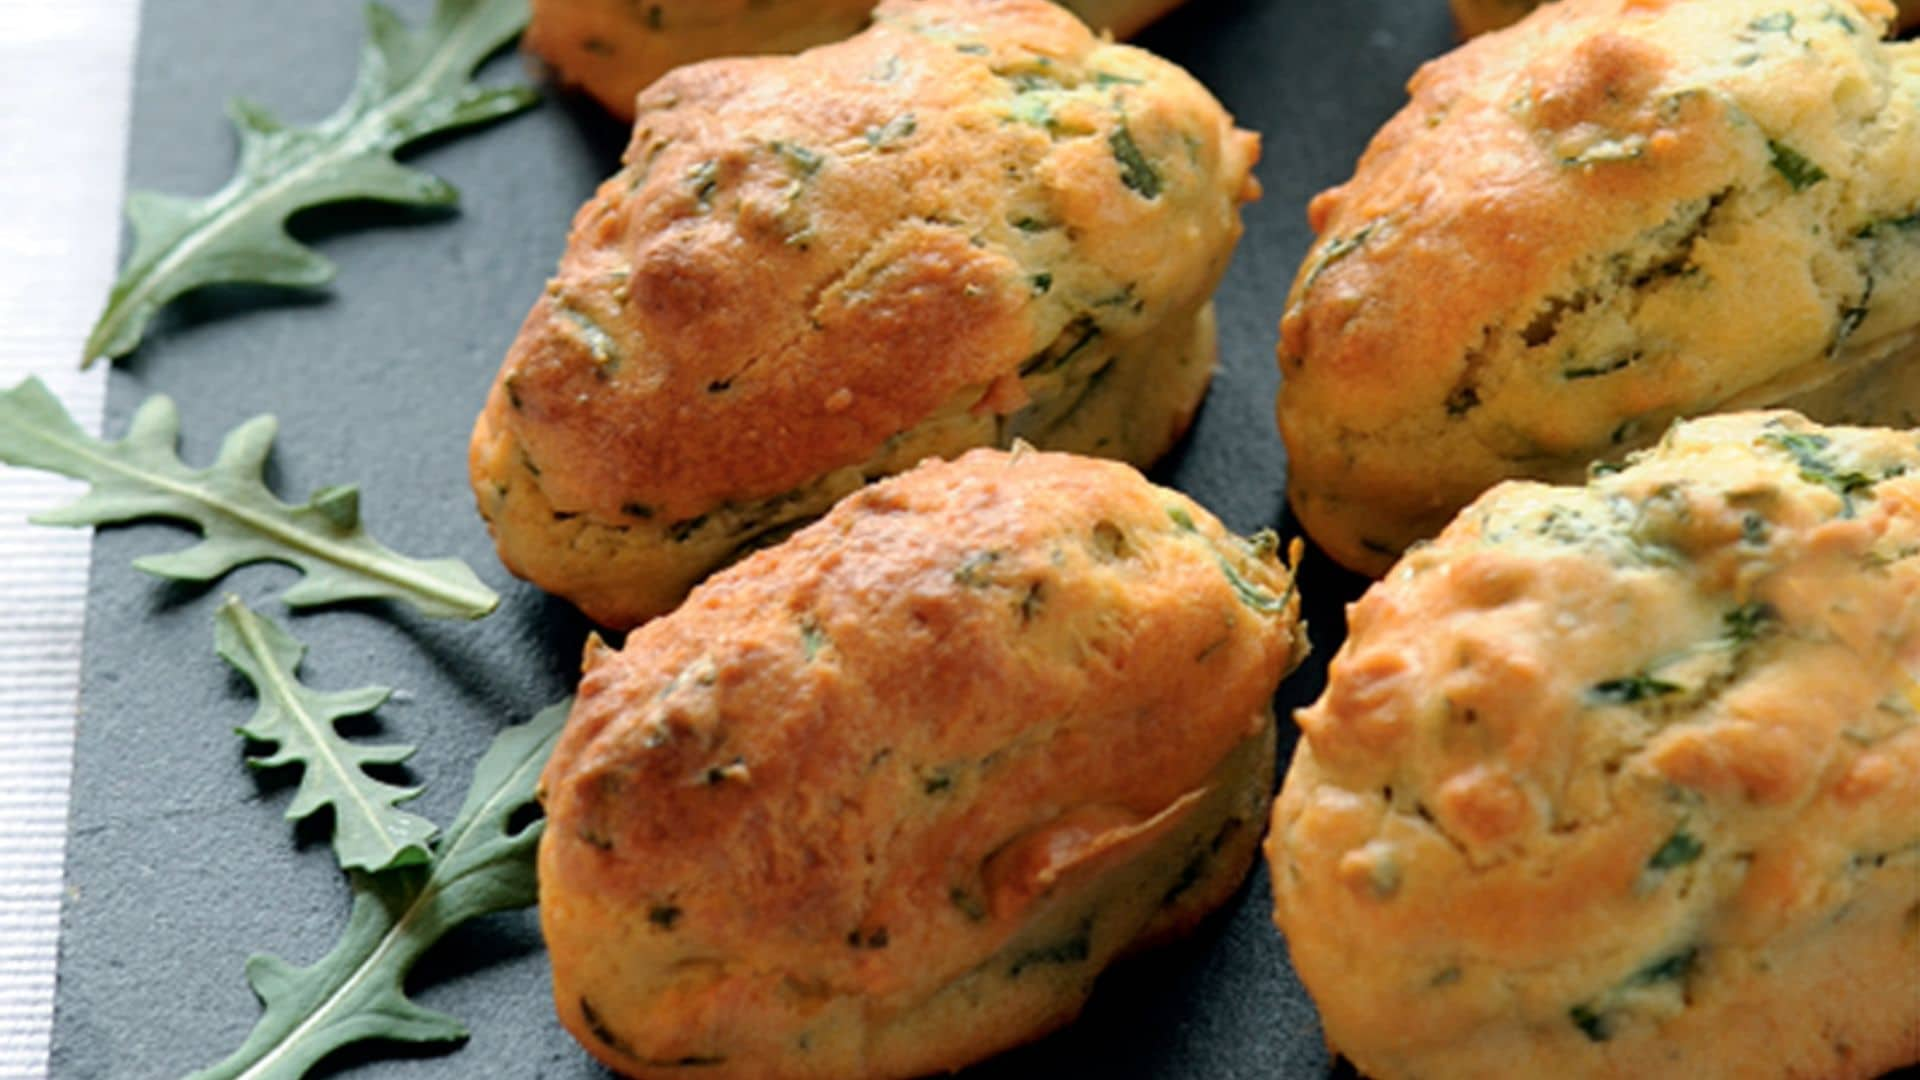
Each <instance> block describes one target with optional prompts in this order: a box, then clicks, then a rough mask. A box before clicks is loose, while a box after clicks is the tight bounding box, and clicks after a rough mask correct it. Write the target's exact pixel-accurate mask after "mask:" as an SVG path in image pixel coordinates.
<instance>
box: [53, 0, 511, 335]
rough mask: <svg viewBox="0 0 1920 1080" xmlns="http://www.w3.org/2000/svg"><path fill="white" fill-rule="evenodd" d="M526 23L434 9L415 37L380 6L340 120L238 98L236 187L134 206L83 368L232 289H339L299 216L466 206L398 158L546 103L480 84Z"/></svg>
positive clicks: (442, 6) (447, 1) (507, 13)
mask: <svg viewBox="0 0 1920 1080" xmlns="http://www.w3.org/2000/svg"><path fill="white" fill-rule="evenodd" d="M526 22H527V0H436V2H435V4H434V8H433V14H432V16H431V17H430V18H429V20H428V22H427V25H426V27H425V28H424V29H422V30H419V31H417V32H416V31H413V30H409V29H408V28H407V26H406V25H405V24H404V23H403V22H402V21H401V20H400V17H399V16H398V15H395V14H394V13H393V11H392V9H390V8H388V7H386V6H384V5H382V4H378V3H374V4H369V5H368V7H367V45H366V47H365V48H364V50H363V51H362V53H361V60H360V73H359V77H358V78H357V79H356V80H355V81H354V85H353V90H352V92H351V93H350V94H349V95H348V97H347V100H346V102H345V103H344V104H342V105H341V106H340V107H339V108H338V109H337V110H335V111H334V113H333V115H331V116H329V117H327V118H326V119H325V120H322V121H320V122H319V123H318V124H316V125H314V126H313V127H309V128H300V127H288V126H287V125H285V124H283V123H281V122H280V121H279V120H278V119H276V118H275V117H274V116H273V115H272V114H271V113H269V112H268V111H267V110H266V109H265V108H263V107H262V106H260V105H257V104H254V103H252V102H248V101H245V100H241V99H235V100H234V101H233V102H232V104H230V105H229V106H228V109H227V112H228V115H229V116H230V117H231V119H232V120H233V126H234V130H235V132H236V133H237V134H238V136H239V139H240V162H239V166H238V167H237V169H236V171H235V172H234V175H233V177H232V179H230V180H228V181H227V183H226V186H224V187H222V188H221V189H220V190H219V191H216V192H214V193H213V194H212V195H209V196H206V197H205V198H201V199H188V198H181V197H179V196H174V195H162V194H159V193H156V192H152V191H135V192H133V193H132V194H131V195H129V196H128V198H127V220H128V221H129V223H131V225H132V226H133V235H134V243H133V253H132V254H131V255H130V256H128V258H127V262H126V265H125V266H124V267H123V268H122V269H121V271H120V278H119V280H118V281H116V282H115V283H114V286H113V291H112V292H111V293H110V294H109V295H108V297H107V304H106V308H105V310H103V311H102V312H101V313H100V318H99V320H98V321H97V322H95V323H94V327H93V331H92V333H91V334H89V335H88V337H87V345H86V355H85V356H84V357H82V366H86V365H88V364H91V363H93V361H95V360H97V359H99V358H100V357H103V356H104V357H108V358H112V357H119V356H124V355H126V354H127V353H129V352H132V351H133V350H134V348H135V347H137V346H138V345H139V344H140V339H141V336H142V335H143V334H144V333H145V332H146V328H147V324H148V322H149V321H150V320H152V318H153V316H154V315H155V313H157V312H158V311H159V310H160V309H161V308H162V307H165V306H166V305H167V304H168V303H170V302H172V300H173V299H174V298H175V297H178V296H180V295H181V294H183V293H186V292H189V291H191V290H193V289H198V288H200V287H202V286H205V285H213V284H218V283H226V282H250V283H254V284H261V285H279V286H286V287H291V288H313V287H315V286H319V285H324V284H325V283H327V282H328V281H330V280H332V279H333V273H334V270H333V264H332V263H331V262H329V261H327V260H326V259H324V258H322V257H321V256H320V255H318V254H316V253H315V252H314V251H313V250H312V249H311V248H309V247H307V246H306V245H305V244H302V243H301V242H299V241H298V240H295V239H294V238H293V237H291V236H289V235H288V234H287V229H286V225H287V219H288V218H290V217H291V216H293V215H294V214H295V213H297V212H299V211H301V210H306V209H309V208H311V207H315V206H321V205H324V204H327V203H335V202H341V201H344V200H349V199H371V200H375V201H378V202H386V203H397V204H400V205H405V206H425V207H435V206H453V205H454V204H456V203H457V202H459V199H460V193H459V192H458V191H456V190H455V189H454V187H453V185H451V184H449V183H447V182H446V181H444V180H442V179H440V178H439V177H437V176H434V175H432V174H430V173H427V172H424V171H422V170H419V169H415V168H411V167H409V166H406V165H402V164H400V162H399V161H397V160H395V158H394V154H395V153H396V152H397V151H399V150H401V149H404V148H405V147H407V146H408V145H410V144H412V143H414V142H417V141H418V140H420V139H422V138H424V137H426V136H428V135H434V134H438V133H440V132H446V131H452V130H455V129H457V128H463V127H469V126H472V125H475V124H482V123H486V122H487V121H490V120H496V119H499V118H500V117H503V116H508V115H510V114H512V113H516V112H519V111H520V110H522V109H525V108H527V107H528V106H530V105H532V104H533V103H534V102H536V101H537V100H539V95H538V94H537V93H535V92H534V91H533V90H532V89H531V88H529V87H524V86H510V87H488V86H481V85H479V84H477V83H475V82H473V81H472V75H473V71H474V69H475V68H477V67H479V66H480V63H481V61H483V60H485V59H486V58H487V57H488V56H491V55H492V54H493V53H495V52H497V51H498V50H499V49H500V48H501V47H502V46H503V45H505V44H506V43H507V42H508V41H509V40H511V39H512V38H513V36H514V35H515V34H518V33H519V32H520V30H521V28H522V27H524V26H525V25H526Z"/></svg>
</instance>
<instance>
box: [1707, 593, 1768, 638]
mask: <svg viewBox="0 0 1920 1080" xmlns="http://www.w3.org/2000/svg"><path fill="white" fill-rule="evenodd" d="M1773 617H1774V612H1773V608H1771V607H1769V606H1767V605H1766V604H1760V603H1753V604H1742V605H1740V606H1739V607H1737V608H1734V609H1733V610H1732V611H1729V612H1727V613H1726V614H1725V615H1722V616H1721V617H1720V621H1721V623H1722V624H1723V625H1725V627H1726V630H1727V638H1728V639H1729V640H1731V641H1733V642H1734V643H1735V644H1740V645H1744V644H1746V643H1747V642H1749V641H1752V640H1754V639H1755V638H1757V637H1759V636H1760V634H1761V633H1762V632H1763V631H1764V630H1765V629H1766V627H1767V624H1768V623H1770V622H1772V621H1773Z"/></svg>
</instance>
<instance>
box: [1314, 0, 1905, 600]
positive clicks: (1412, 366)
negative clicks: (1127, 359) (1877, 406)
mask: <svg viewBox="0 0 1920 1080" xmlns="http://www.w3.org/2000/svg"><path fill="white" fill-rule="evenodd" d="M1842 9H1844V10H1842ZM1829 12H1831V13H1832V14H1833V17H1831V18H1827V17H1824V16H1825V15H1826V13H1829ZM1891 13H1892V7H1891V6H1890V5H1888V4H1886V3H1885V2H1884V0H1861V2H1860V3H1858V4H1847V3H1841V4H1839V5H1828V4H1827V3H1826V2H1825V0H1727V2H1724V3H1720V2H1716V3H1711V4H1698V3H1686V2H1682V0H1562V2H1558V3H1555V4H1553V5H1551V6H1550V7H1549V8H1544V9H1542V10H1541V11H1540V12H1538V13H1537V14H1536V15H1534V16H1533V17H1531V18H1529V19H1527V20H1526V21H1525V22H1524V23H1522V24H1520V25H1519V26H1516V27H1514V28H1513V29H1511V30H1509V31H1505V32H1502V33H1500V34H1495V35H1490V36H1488V37H1484V38H1480V39H1477V40H1475V41H1472V42H1469V43H1468V44H1467V45H1465V46H1463V47H1461V48H1460V49H1458V50H1456V51H1455V52H1453V53H1451V54H1449V55H1447V56H1445V57H1442V58H1440V59H1439V60H1436V61H1433V62H1432V63H1429V64H1427V65H1426V66H1425V67H1423V68H1422V69H1421V70H1420V72H1419V73H1418V74H1417V75H1416V76H1415V77H1414V79H1413V80H1412V83H1411V84H1410V87H1409V90H1410V94H1411V97H1412V101H1411V102H1410V103H1409V105H1408V106H1407V107H1406V108H1405V109H1403V110H1402V111H1401V113H1400V114H1399V115H1397V116H1396V117H1394V118H1393V120H1392V121H1390V122H1389V123H1388V124H1387V125H1386V126H1385V127H1384V128H1383V129H1382V130H1381V131H1380V133H1379V134H1378V135H1377V136H1376V137H1375V139H1374V141H1373V143H1372V145H1371V146H1370V147H1369V148H1368V150H1367V152H1366V154H1365V156H1364V157H1363V158H1362V159H1361V161H1360V163H1359V166H1358V168H1357V169H1356V172H1355V175H1354V177H1353V178H1352V179H1351V180H1350V181H1348V182H1347V183H1345V184H1343V185H1341V186H1339V187H1336V188H1333V189H1331V190H1329V191H1327V192H1325V193H1323V194H1321V195H1320V196H1319V197H1318V198H1316V199H1315V200H1314V201H1313V204H1312V206H1311V208H1310V210H1309V220H1310V223H1311V224H1312V226H1313V228H1314V229H1315V231H1316V232H1317V233H1318V234H1319V236H1320V240H1319V242H1318V243H1317V244H1316V246H1315V250H1314V251H1313V252H1312V253H1311V255H1310V256H1309V258H1308V259H1307V260H1306V262H1305V264H1304V265H1303V266H1302V268H1301V272H1300V275H1299V277H1298V278H1297V279H1296V281H1295V284H1294V287H1293V290H1292V294H1291V296H1290V298H1289V302H1288V310H1287V313H1286V316H1285V318H1284V319H1283V321H1282V323H1281V334H1282V340H1281V347H1280V358H1281V368H1282V373H1283V385H1282V390H1281V397H1280V403H1279V418H1280V424H1281V429H1282V433H1283V435H1284V436H1285V438H1286V440H1287V445H1288V452H1289V462H1290V466H1291V468H1292V477H1293V479H1292V481H1291V482H1290V485H1289V488H1290V490H1289V495H1290V497H1291V499H1292V500H1293V503H1294V506H1295V509H1296V511H1297V512H1298V514H1299V516H1300V518H1301V520H1302V521H1303V523H1304V524H1305V525H1306V526H1307V528H1308V529H1309V531H1310V532H1311V533H1312V534H1313V536H1314V538H1315V539H1316V540H1317V541H1318V542H1320V544H1321V545H1322V546H1323V547H1325V548H1326V549H1327V550H1328V551H1329V553H1330V554H1332V555H1333V556H1334V557H1335V558H1337V559H1339V560H1340V561H1341V562H1343V563H1346V564H1347V565H1350V566H1353V567H1356V568H1359V569H1364V570H1367V571H1369V572H1374V573H1378V572H1379V571H1381V570H1383V569H1384V568H1385V567H1386V565H1387V564H1388V563H1389V562H1390V561H1391V559H1392V558H1393V556H1394V555H1395V554H1396V553H1397V552H1398V551H1399V550H1401V549H1402V548H1404V546H1405V545H1406V544H1407V543H1409V542H1411V541H1412V540H1414V539H1417V538H1420V537H1422V536H1430V535H1432V534H1433V532H1435V531H1437V530H1438V529H1439V527H1440V526H1441V525H1443V524H1444V523H1445V522H1446V521H1447V519H1448V518H1449V517H1450V516H1451V515H1452V514H1453V513H1454V511H1456V510H1457V509H1458V508H1459V507H1460V506H1462V505H1464V504H1465V503H1466V502H1467V501H1468V500H1470V499H1471V498H1472V497H1473V496H1474V495H1476V494H1478V493H1479V492H1480V491H1482V490H1485V488H1486V487H1488V486H1490V485H1491V484H1492V483H1494V482H1496V481H1498V480H1499V479H1502V478H1504V477H1509V476H1531V477H1537V478H1542V479H1555V480H1568V479H1573V478H1576V477H1577V476H1578V475H1579V474H1580V472H1581V470H1583V469H1584V468H1585V466H1586V463H1587V462H1588V461H1590V460H1593V459H1595V458H1600V457H1608V456H1612V457H1617V456H1618V455H1620V454H1622V453H1624V452H1625V451H1627V450H1629V449H1633V448H1635V447H1639V446H1644V445H1646V444H1647V443H1649V442H1650V441H1651V440H1652V439H1654V438H1656V437H1657V436H1658V434H1659V432H1660V431H1661V430H1662V429H1663V428H1664V427H1665V425H1666V424H1667V422H1668V421H1670V420H1671V419H1672V418H1673V417H1675V416H1678V415H1688V414H1694V413H1698V412H1702V411H1710V410H1715V409H1724V408H1734V407H1741V406H1743V405H1755V404H1773V403H1791V402H1792V401H1793V400H1794V395H1796V394H1799V393H1802V392H1804V391H1807V390H1808V389H1809V388H1811V387H1813V386H1815V385H1817V384H1819V383H1822V382H1823V381H1827V380H1845V379H1847V378H1849V377H1851V375H1852V374H1853V373H1855V372H1856V371H1858V370H1860V369H1863V368H1867V367H1871V366H1872V364H1873V363H1874V362H1875V361H1876V360H1877V359H1879V358H1881V357H1884V356H1886V355H1888V354H1890V353H1892V352H1895V351H1898V350H1899V349H1900V348H1902V347H1903V346H1904V345H1905V344H1906V343H1910V342H1911V340H1912V338H1913V330H1914V327H1915V326H1920V300H1916V297H1920V288H1917V287H1916V285H1917V284H1920V259H1915V258H1914V257H1913V255H1912V253H1911V252H1909V251H1908V250H1907V249H1908V248H1910V247H1911V245H1910V244H1904V241H1893V240H1891V239H1890V230H1889V229H1888V228H1887V223H1889V222H1894V221H1899V220H1902V219H1904V218H1905V217H1906V216H1907V215H1911V214H1912V213H1914V212H1915V211H1916V210H1920V176H1916V175H1915V173H1914V171H1913V167H1914V165H1915V164H1916V163H1920V89H1917V88H1916V84H1915V83H1914V82H1913V81H1912V80H1911V79H1910V78H1906V77H1904V76H1901V75H1900V74H1899V68H1898V64H1899V63H1901V62H1902V61H1900V57H1901V56H1902V55H1904V54H1905V53H1906V52H1907V51H1909V50H1908V47H1907V46H1905V45H1897V44H1888V43H1884V42H1881V41H1879V40H1877V35H1878V33H1879V32H1880V31H1881V30H1882V29H1884V26H1885V23H1886V19H1887V17H1888V16H1890V15H1891ZM1913 404H1914V402H1912V401H1911V400H1909V401H1906V402H1903V403H1901V405H1902V406H1903V407H1905V408H1911V407H1912V406H1913ZM1825 419H1848V420H1859V421H1865V420H1874V421H1879V422H1898V421H1899V420H1900V419H1901V414H1900V412H1899V411H1886V412H1882V413H1880V414H1879V415H1875V416H1864V417H1863V416H1849V417H1837V416H1827V417H1825Z"/></svg>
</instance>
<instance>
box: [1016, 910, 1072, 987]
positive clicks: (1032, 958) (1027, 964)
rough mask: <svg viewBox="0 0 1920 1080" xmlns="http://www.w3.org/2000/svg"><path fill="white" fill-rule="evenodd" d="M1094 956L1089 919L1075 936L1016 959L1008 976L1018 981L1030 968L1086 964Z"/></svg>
mask: <svg viewBox="0 0 1920 1080" xmlns="http://www.w3.org/2000/svg"><path fill="white" fill-rule="evenodd" d="M1092 955H1093V920H1092V919H1091V918H1089V919H1088V920H1087V921H1085V922H1082V923H1081V924H1080V928H1079V929H1078V930H1076V931H1074V933H1073V936H1071V937H1068V938H1066V939H1064V940H1062V941H1059V942H1055V943H1054V944H1052V945H1043V946H1041V947H1039V948H1037V949H1029V950H1027V951H1026V952H1023V953H1021V954H1020V955H1019V956H1017V957H1015V958H1014V961H1013V965H1012V966H1011V967H1009V968H1008V969H1007V975H1008V976H1009V977H1011V978H1015V979H1017V978H1019V977H1020V975H1021V973H1023V972H1025V971H1026V970H1027V969H1029V968H1034V967H1043V966H1056V965H1057V966H1063V967H1064V966H1066V965H1069V964H1079V963H1084V962H1085V961H1086V959H1087V958H1088V957H1089V956H1092Z"/></svg>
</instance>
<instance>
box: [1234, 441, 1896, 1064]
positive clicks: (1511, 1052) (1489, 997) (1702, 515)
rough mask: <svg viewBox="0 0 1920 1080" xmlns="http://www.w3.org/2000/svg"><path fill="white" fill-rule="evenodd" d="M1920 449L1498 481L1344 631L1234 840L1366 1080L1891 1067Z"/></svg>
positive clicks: (1661, 450) (1657, 462)
mask: <svg viewBox="0 0 1920 1080" xmlns="http://www.w3.org/2000/svg"><path fill="white" fill-rule="evenodd" d="M1917 556H1920V439H1916V437H1915V435H1914V434H1913V433H1911V432H1902V433H1896V432H1892V431H1886V430H1875V429H1864V428H1837V427H1836V428H1822V427H1818V426H1815V425H1813V424H1811V423H1810V422H1808V421H1806V420H1804V419H1803V418H1801V417H1800V416H1798V415H1797V414H1792V413H1784V412H1774V413H1743V414H1737V415H1732V416H1720V417H1712V418H1708V419H1704V420H1697V421H1693V422H1690V423H1685V424H1681V425H1679V426H1677V427H1676V428H1674V430H1673V431H1672V433H1671V434H1669V435H1668V436H1667V438H1666V439H1665V440H1664V441H1663V442H1662V443H1661V444H1660V445H1659V447H1658V448H1657V449H1655V450H1653V451H1650V452H1646V453H1643V454H1641V455H1638V456H1636V457H1634V458H1632V459H1630V464H1629V465H1628V467H1627V468H1626V469H1625V470H1624V471H1618V472H1606V471H1604V470H1601V471H1597V472H1596V475H1595V476H1594V478H1593V479H1592V480H1591V481H1589V482H1588V484H1587V486H1586V487H1584V488H1578V487H1549V486H1546V485H1542V484H1537V483H1530V482H1511V483H1506V484H1502V485H1501V486H1499V487H1497V488H1495V489H1493V490H1492V491H1491V492H1489V493H1487V494H1486V495H1485V496H1483V497H1482V498H1481V499H1480V500H1479V501H1477V502H1475V503H1474V504H1473V505H1472V506H1470V507H1468V508H1467V510H1466V511H1465V512H1464V513H1462V514H1461V515H1460V517H1459V518H1458V519H1457V520H1455V521H1454V523H1453V524H1452V525H1450V526H1449V527H1448V528H1447V530H1446V531H1445V532H1444V533H1442V534H1441V535H1440V538H1439V539H1438V540H1436V541H1434V542H1433V543H1432V544H1430V545H1426V546H1422V547H1418V548H1415V549H1414V550H1412V551H1409V552H1408V553H1407V555H1406V557H1405V558H1404V559H1402V560H1401V561H1400V563H1399V565H1398V566H1396V567H1395V568H1394V570H1393V571H1392V572H1391V573H1390V574H1389V575H1388V576H1387V578H1386V579H1385V580H1384V581H1381V582H1379V583H1378V584H1376V585H1375V586H1374V587H1373V588H1372V590H1371V591H1370V592H1368V593H1367V595H1366V596H1365V598H1363V599H1362V600H1361V601H1360V602H1359V603H1358V604H1357V605H1355V606H1354V607H1353V608H1352V609H1351V615H1350V636H1349V638H1348V640H1347V643H1346V645H1345V647H1344V648H1342V650H1341V651H1340V654H1339V655H1338V656H1336V657H1335V658H1334V660H1333V665H1332V669H1331V672H1330V675H1329V681H1328V687H1327V691H1326V694H1325V696H1323V697H1322V698H1321V699H1320V700H1319V702H1317V703H1316V704H1315V705H1313V706H1312V707H1311V708H1309V709H1306V710H1303V711H1302V712H1301V713H1300V714H1299V723H1300V729H1301V732H1302V740H1301V742H1300V746H1299V749H1298V750H1297V751H1296V753H1295V757H1294V760H1293V765H1292V767H1291V769H1290V770H1289V771H1288V774H1287V778H1286V783H1285V785H1284V787H1283V789H1282V791H1281V795H1280V799H1279V801H1278V803H1277V804H1276V806H1275V809H1274V817H1273V830H1272V833H1271V834H1270V839H1269V840H1268V845H1267V855H1268V857H1269V859H1270V860H1271V862H1272V867H1273V881H1274V884H1275V890H1274V891H1275V917H1276V921H1277V922H1278V923H1279V925H1280V928H1281V929H1282V930H1283V931H1284V932H1285V933H1286V936H1287V942H1288V945H1289V947H1290V948H1291V951H1292V954H1293V963H1294V968H1295V969H1296V970H1297V971H1298V972H1299V975H1300V978H1301V981H1302V982H1303V983H1304V984H1305V985H1306V987H1307V989H1308V990H1309V991H1310V992H1311V993H1312V995H1313V998H1314V1000H1315V1002H1316V1003H1317V1004H1318V1005H1319V1007H1320V1013H1321V1017H1322V1019H1323V1020H1324V1021H1325V1026H1326V1032H1327V1037H1328V1040H1329V1041H1330V1043H1331V1044H1332V1045H1333V1046H1334V1047H1335V1048H1337V1049H1338V1050H1339V1051H1340V1052H1341V1053H1343V1054H1345V1055H1347V1056H1348V1057H1349V1058H1351V1059H1352V1060H1353V1062H1354V1064H1355V1065H1357V1066H1358V1067H1359V1068H1360V1070H1361V1071H1362V1072H1364V1073H1366V1074H1367V1075H1369V1076H1373V1077H1376V1078H1379V1080H1390V1078H1395V1077H1415V1076H1418V1077H1423V1078H1444V1077H1487V1076H1554V1077H1568V1078H1574V1077H1634V1078H1641V1077H1656V1076H1671V1077H1689V1078H1712V1077H1740V1078H1765V1077H1802V1078H1811V1077H1820V1078H1827V1080H1835V1078H1843V1077H1868V1076H1875V1075H1878V1074H1879V1073H1881V1072H1882V1071H1884V1070H1887V1069H1891V1068H1894V1067H1896V1066H1898V1065H1901V1064H1903V1063H1909V1062H1913V1061H1916V1060H1920V713H1917V712H1916V710H1917V709H1920V684H1917V683H1916V681H1915V671H1916V668H1920V557H1917Z"/></svg>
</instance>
